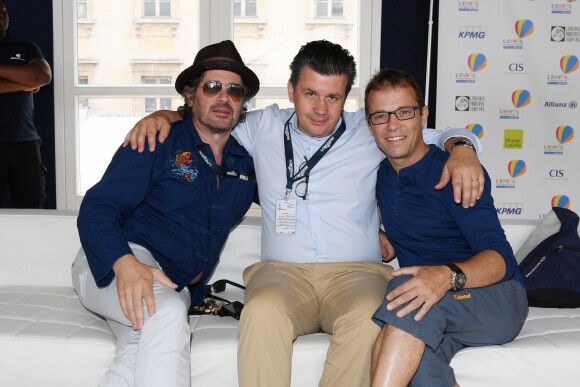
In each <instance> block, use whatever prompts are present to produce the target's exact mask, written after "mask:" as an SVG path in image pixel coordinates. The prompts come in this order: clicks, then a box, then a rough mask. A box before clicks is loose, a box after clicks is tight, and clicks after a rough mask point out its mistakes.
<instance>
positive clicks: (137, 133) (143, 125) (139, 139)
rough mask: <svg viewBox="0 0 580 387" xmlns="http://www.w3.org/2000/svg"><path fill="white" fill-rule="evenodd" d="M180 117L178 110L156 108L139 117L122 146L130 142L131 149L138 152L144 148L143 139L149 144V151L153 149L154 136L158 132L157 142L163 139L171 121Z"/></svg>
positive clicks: (167, 133)
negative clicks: (156, 109)
mask: <svg viewBox="0 0 580 387" xmlns="http://www.w3.org/2000/svg"><path fill="white" fill-rule="evenodd" d="M179 119H181V116H180V115H179V113H178V112H176V111H172V110H158V111H156V112H153V113H151V114H149V115H148V116H146V117H143V118H142V119H140V120H139V121H138V122H137V123H136V124H135V126H133V129H131V131H130V132H129V133H127V136H125V141H123V146H124V147H125V146H127V145H128V144H131V149H133V150H135V149H137V150H138V151H139V153H141V152H143V151H144V150H145V140H147V144H148V145H149V151H150V152H153V151H154V150H155V137H156V136H157V132H159V142H161V143H162V142H163V141H165V139H166V138H167V136H168V135H169V131H170V129H171V123H172V122H173V121H177V120H179Z"/></svg>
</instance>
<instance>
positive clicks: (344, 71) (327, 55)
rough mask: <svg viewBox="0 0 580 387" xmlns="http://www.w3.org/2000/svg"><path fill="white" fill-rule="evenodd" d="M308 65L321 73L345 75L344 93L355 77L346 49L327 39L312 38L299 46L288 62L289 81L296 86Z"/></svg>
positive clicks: (354, 69)
mask: <svg viewBox="0 0 580 387" xmlns="http://www.w3.org/2000/svg"><path fill="white" fill-rule="evenodd" d="M305 67H309V68H311V69H312V70H314V71H316V72H317V73H318V74H322V75H346V77H347V83H346V94H345V96H346V95H348V93H350V89H351V88H352V85H353V84H354V81H355V79H356V63H355V61H354V57H353V56H352V55H351V54H350V53H349V52H348V50H347V49H345V48H342V47H341V46H340V45H339V44H336V43H332V42H329V41H328V40H314V41H312V42H308V43H306V44H305V45H304V46H302V47H300V50H299V51H298V54H296V56H295V57H294V59H293V60H292V63H290V83H291V84H292V86H294V87H296V85H297V84H298V79H299V78H300V74H301V73H302V71H303V70H304V68H305Z"/></svg>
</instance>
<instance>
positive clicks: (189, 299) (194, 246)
mask: <svg viewBox="0 0 580 387" xmlns="http://www.w3.org/2000/svg"><path fill="white" fill-rule="evenodd" d="M259 87H260V83H259V80H258V78H257V77H256V75H255V74H254V72H253V71H252V70H250V69H249V68H248V67H246V66H245V65H244V62H243V61H242V58H241V57H240V55H239V53H238V51H237V49H236V48H235V46H234V44H233V43H232V42H231V41H224V42H221V43H217V44H212V45H210V46H207V47H204V48H203V49H201V50H200V51H199V52H198V54H197V55H196V57H195V61H194V62H193V65H192V66H190V67H188V68H187V69H185V70H183V72H182V73H181V74H180V75H179V76H178V77H177V79H176V81H175V88H176V90H177V91H178V92H179V93H180V94H181V95H182V96H183V98H184V105H183V106H181V107H180V108H179V111H180V113H181V115H182V117H183V119H182V120H179V121H177V122H175V123H173V125H172V132H171V135H170V136H169V137H168V138H167V140H166V141H165V142H164V143H163V144H158V148H159V150H158V151H157V152H155V153H137V152H132V151H131V150H130V149H128V148H122V147H121V148H119V150H118V151H117V153H116V154H115V155H114V157H113V160H112V161H111V164H109V167H108V168H107V170H106V172H105V174H104V175H103V178H102V179H101V181H100V182H98V183H97V184H96V185H95V186H94V187H92V188H91V189H89V190H88V191H87V193H86V195H85V197H84V200H83V202H82V204H81V208H80V212H79V217H78V229H79V235H80V239H81V243H82V249H81V251H80V252H79V254H78V256H77V258H76V260H75V262H74V265H73V269H72V277H73V285H74V288H75V290H76V291H77V293H78V295H79V298H80V299H81V301H82V303H83V305H85V306H86V307H87V309H90V310H92V311H93V312H95V313H97V314H99V315H101V316H103V317H104V318H105V319H106V320H107V322H108V324H109V326H110V327H111V330H112V332H113V334H114V335H115V337H116V339H117V355H116V357H115V360H114V361H113V364H112V365H111V367H110V369H109V370H108V372H107V373H106V374H105V376H104V377H103V379H102V380H101V384H100V385H101V386H107V387H110V386H133V385H135V386H139V387H143V386H151V387H159V386H171V387H176V386H177V387H179V386H181V387H189V386H190V385H191V383H190V382H191V381H190V379H191V369H190V358H191V354H190V336H191V331H190V327H189V323H188V319H187V312H188V308H189V306H190V304H191V305H197V304H199V303H200V302H201V301H203V298H204V295H205V284H206V283H207V280H208V278H209V276H210V275H211V273H212V272H213V270H214V268H215V266H216V265H217V262H218V260H219V255H220V252H221V250H222V247H223V245H224V243H225V241H226V239H227V236H228V234H229V232H230V230H231V229H232V228H233V227H234V226H235V225H236V224H238V223H239V222H240V220H241V218H242V217H243V216H244V214H245V213H246V212H247V210H248V208H249V207H250V205H251V203H252V202H253V201H254V200H255V198H256V192H257V187H256V180H255V177H254V164H253V160H252V158H251V157H250V156H249V155H248V153H247V152H246V151H245V150H244V148H242V147H241V146H240V145H239V144H238V142H237V141H236V140H235V139H234V138H233V137H231V136H230V134H231V132H232V128H233V127H234V126H235V125H236V123H237V122H238V121H239V120H240V119H241V118H242V117H243V116H244V115H245V111H246V109H247V107H246V106H245V105H246V103H247V102H248V101H249V100H250V99H251V98H252V97H253V96H254V95H255V94H256V93H257V92H258V90H259ZM193 384H194V385H195V381H194V383H193Z"/></svg>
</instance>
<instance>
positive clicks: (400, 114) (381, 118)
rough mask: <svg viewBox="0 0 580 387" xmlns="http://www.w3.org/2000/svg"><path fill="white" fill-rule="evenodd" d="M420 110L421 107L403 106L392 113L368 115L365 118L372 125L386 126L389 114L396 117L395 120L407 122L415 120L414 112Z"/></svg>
mask: <svg viewBox="0 0 580 387" xmlns="http://www.w3.org/2000/svg"><path fill="white" fill-rule="evenodd" d="M421 108H423V106H421V105H419V106H404V107H402V108H399V109H397V110H395V111H392V112H377V113H373V114H369V115H368V116H367V119H368V120H369V121H370V123H371V124H373V125H380V124H386V123H387V122H389V119H390V118H391V114H394V115H395V117H397V120H399V121H407V120H410V119H413V118H415V110H417V109H421Z"/></svg>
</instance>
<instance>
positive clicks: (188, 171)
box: [169, 150, 197, 183]
mask: <svg viewBox="0 0 580 387" xmlns="http://www.w3.org/2000/svg"><path fill="white" fill-rule="evenodd" d="M169 163H170V164H171V167H172V169H171V172H173V175H174V176H175V177H177V178H178V179H183V180H185V181H188V182H190V183H191V182H192V181H194V180H195V179H196V178H197V169H196V168H195V167H193V166H191V165H190V164H191V163H192V160H191V152H182V151H181V150H178V151H177V153H176V154H175V158H174V159H170V160H169Z"/></svg>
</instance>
